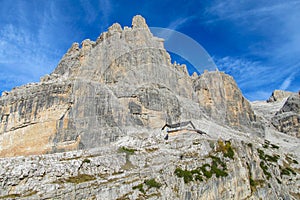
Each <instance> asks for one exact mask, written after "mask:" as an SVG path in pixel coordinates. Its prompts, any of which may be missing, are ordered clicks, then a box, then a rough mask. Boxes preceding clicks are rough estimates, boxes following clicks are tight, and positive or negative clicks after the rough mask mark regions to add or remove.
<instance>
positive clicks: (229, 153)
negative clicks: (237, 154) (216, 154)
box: [218, 140, 234, 160]
mask: <svg viewBox="0 0 300 200" xmlns="http://www.w3.org/2000/svg"><path fill="white" fill-rule="evenodd" d="M218 150H219V151H222V152H223V155H224V157H227V158H230V159H232V160H233V159H234V151H233V149H232V147H231V142H230V141H225V144H224V142H223V141H222V140H218Z"/></svg>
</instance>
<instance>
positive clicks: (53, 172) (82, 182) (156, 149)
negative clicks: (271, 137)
mask: <svg viewBox="0 0 300 200" xmlns="http://www.w3.org/2000/svg"><path fill="white" fill-rule="evenodd" d="M156 134H157V133H155V134H150V135H149V133H142V132H141V133H139V134H135V135H131V137H129V138H127V139H125V138H123V139H121V140H119V142H118V143H115V144H114V145H110V146H107V147H101V148H98V149H93V150H85V151H73V152H65V153H56V154H49V155H40V156H28V157H23V156H22V157H15V158H6V159H0V166H1V168H0V183H1V184H0V198H4V199H5V198H12V199H19V198H22V199H47V198H51V199H53V198H54V199H66V198H67V199H70V198H72V199H93V198H94V199H206V200H207V199H208V200H210V199H237V200H238V199H278V198H282V199H297V198H298V197H299V194H300V190H299V186H300V185H299V180H300V174H299V171H298V170H297V169H298V168H299V164H296V160H298V161H299V159H298V158H297V157H295V155H293V154H291V153H292V152H290V153H289V155H287V154H286V153H284V151H283V150H282V149H281V147H278V148H277V146H276V145H275V146H274V144H273V143H270V142H269V141H266V142H262V143H257V142H256V143H251V141H252V138H244V139H243V140H242V141H239V140H237V139H235V140H230V141H227V143H226V142H225V141H224V140H222V139H216V138H215V137H218V135H214V136H210V137H207V136H201V135H198V134H193V133H186V134H183V135H177V136H174V137H170V139H169V141H168V142H163V139H162V138H160V137H157V135H156ZM225 135H227V134H225ZM225 143H226V146H227V147H225V146H223V145H225ZM126 144H127V145H126ZM125 145H126V146H125ZM128 145H129V146H128ZM262 145H264V147H262ZM228 147H230V148H232V150H233V154H232V156H229V157H228V156H226V154H225V153H226V149H228ZM275 147H276V148H275ZM270 158H273V160H272V161H271V160H270ZM262 166H263V167H262ZM203 167H204V168H205V170H203ZM287 168H289V169H290V170H291V171H289V170H287V171H286V169H287ZM176 169H177V170H178V169H181V170H185V171H186V173H185V175H183V176H184V177H186V181H185V178H183V177H180V176H179V175H178V173H176ZM197 175H198V176H197ZM189 177H190V178H189ZM151 179H152V182H149V180H151ZM153 179H154V181H153Z"/></svg>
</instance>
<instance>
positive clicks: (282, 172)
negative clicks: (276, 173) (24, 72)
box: [280, 167, 297, 176]
mask: <svg viewBox="0 0 300 200" xmlns="http://www.w3.org/2000/svg"><path fill="white" fill-rule="evenodd" d="M291 173H292V174H293V175H294V176H296V175H297V174H296V172H295V171H294V170H293V169H291V168H289V167H287V168H284V169H281V172H280V174H281V176H282V175H287V176H290V175H291Z"/></svg>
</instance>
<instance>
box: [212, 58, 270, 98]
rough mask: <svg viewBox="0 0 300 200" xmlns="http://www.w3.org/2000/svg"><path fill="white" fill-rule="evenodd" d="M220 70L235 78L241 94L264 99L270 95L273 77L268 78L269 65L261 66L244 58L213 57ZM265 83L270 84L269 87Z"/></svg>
mask: <svg viewBox="0 0 300 200" xmlns="http://www.w3.org/2000/svg"><path fill="white" fill-rule="evenodd" d="M214 60H215V61H216V64H217V66H218V68H219V70H220V71H225V72H226V73H228V74H230V75H231V76H233V77H234V79H235V80H236V82H237V84H238V86H239V87H240V88H241V89H242V92H243V94H244V95H245V96H246V97H247V98H248V99H250V100H255V99H260V100H264V99H266V98H267V97H268V96H270V94H271V92H272V89H271V88H272V86H274V81H275V80H274V79H273V80H272V79H270V77H269V72H268V71H269V70H270V69H271V68H270V67H266V66H263V65H262V64H261V63H260V62H258V61H249V60H247V59H245V58H236V57H234V58H233V57H229V56H227V57H223V58H214ZM266 85H268V86H270V87H269V88H268V87H266Z"/></svg>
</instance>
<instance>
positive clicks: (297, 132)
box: [272, 94, 300, 138]
mask: <svg viewBox="0 0 300 200" xmlns="http://www.w3.org/2000/svg"><path fill="white" fill-rule="evenodd" d="M272 124H273V125H274V126H275V127H276V128H277V129H278V130H279V131H281V132H284V133H287V134H289V135H292V136H296V137H298V138H300V96H299V94H292V95H290V97H289V98H288V99H287V100H286V102H285V104H284V105H283V106H282V108H281V109H280V110H279V112H277V113H276V114H275V116H274V117H273V118H272Z"/></svg>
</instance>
